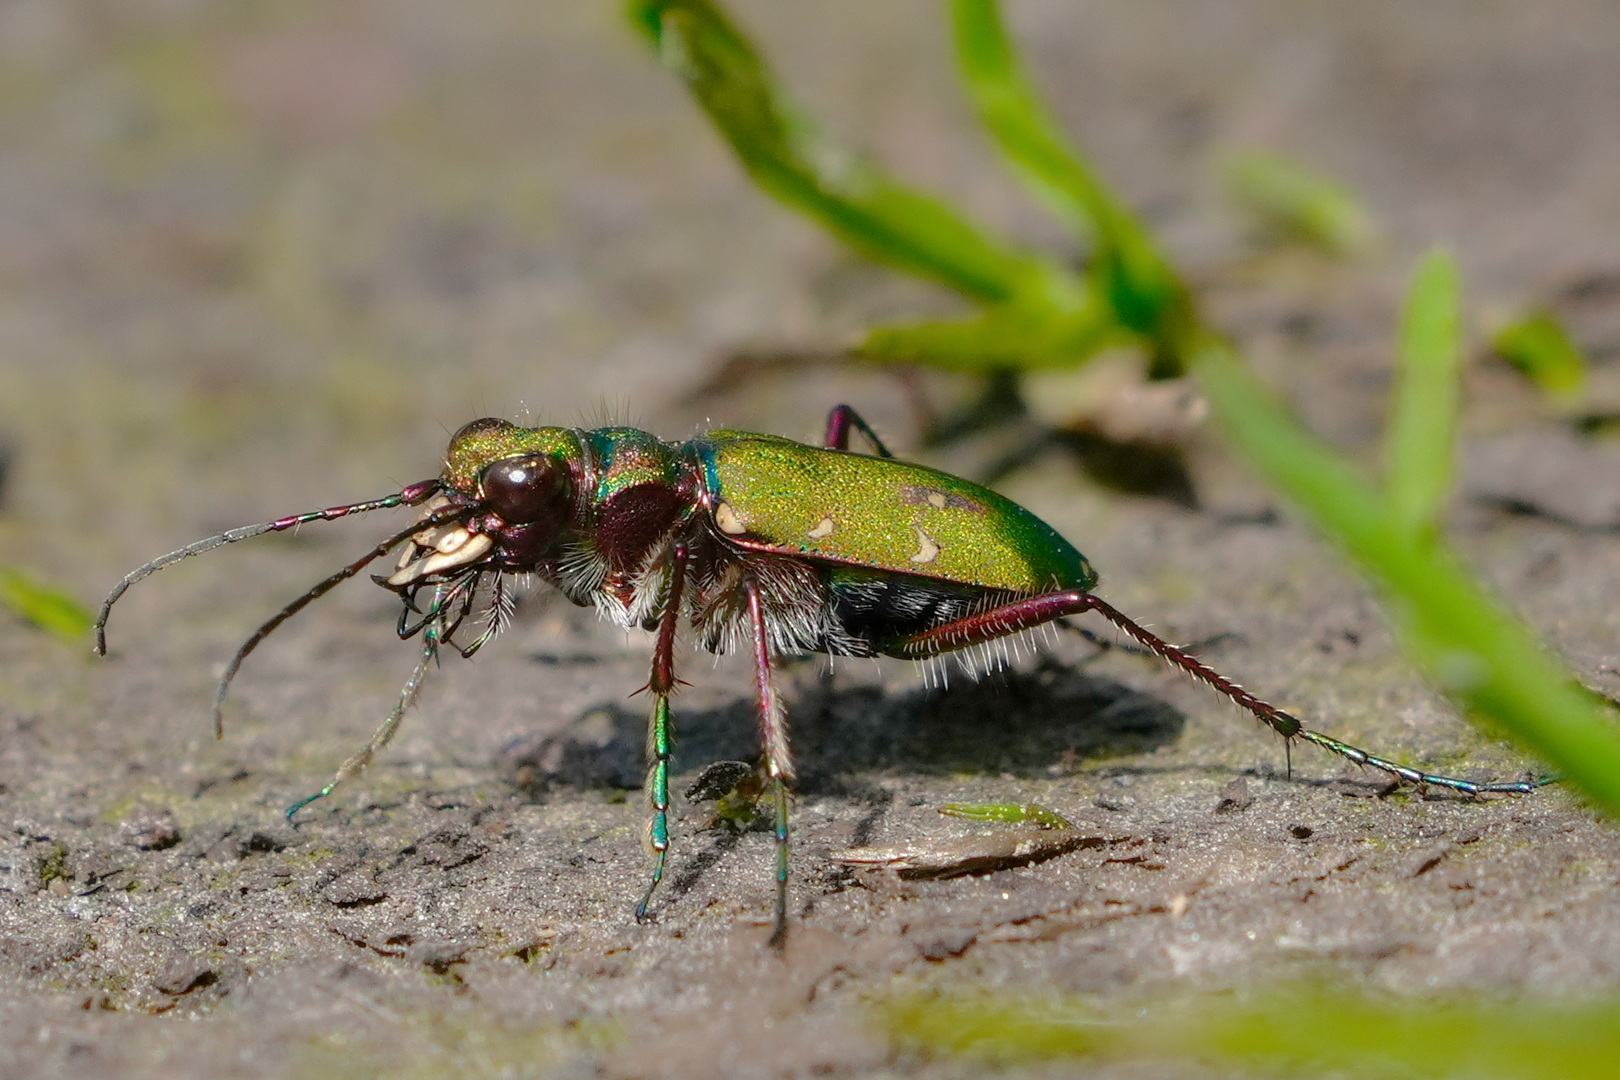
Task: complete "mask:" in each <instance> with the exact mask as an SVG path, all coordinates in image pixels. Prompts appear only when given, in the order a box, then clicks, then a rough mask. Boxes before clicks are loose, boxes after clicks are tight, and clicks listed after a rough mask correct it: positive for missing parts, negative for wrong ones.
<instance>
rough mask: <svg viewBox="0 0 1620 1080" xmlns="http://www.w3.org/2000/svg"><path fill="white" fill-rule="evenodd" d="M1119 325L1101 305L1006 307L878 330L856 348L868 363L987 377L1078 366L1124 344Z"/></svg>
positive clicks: (874, 328) (876, 328)
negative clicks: (988, 374) (994, 373)
mask: <svg viewBox="0 0 1620 1080" xmlns="http://www.w3.org/2000/svg"><path fill="white" fill-rule="evenodd" d="M1122 337H1123V335H1122V334H1121V331H1120V328H1119V324H1118V323H1116V322H1115V321H1114V320H1113V319H1112V318H1110V317H1109V314H1108V312H1107V311H1105V310H1103V309H1102V308H1101V307H1100V306H1099V305H1095V304H1094V305H1092V306H1090V307H1086V308H1082V309H1080V310H1078V311H1063V310H1059V309H1057V308H1055V307H1045V306H1043V307H1039V308H1030V307H1024V306H1020V305H1011V304H1002V305H997V306H995V307H992V308H990V309H988V310H987V311H985V312H984V313H983V314H982V315H975V316H971V317H969V318H966V319H946V320H938V321H929V322H917V323H903V324H898V325H894V326H878V327H873V328H872V329H871V330H868V331H867V333H866V337H865V338H864V339H863V340H862V341H861V343H860V344H859V345H857V346H856V348H855V354H856V355H857V356H860V357H862V358H864V359H868V360H876V361H881V362H886V363H906V364H927V365H929V366H930V367H937V368H943V369H945V370H948V371H961V372H971V373H976V374H983V373H986V372H990V371H997V370H1014V371H1034V370H1037V369H1041V368H1055V367H1073V366H1074V365H1075V364H1077V363H1079V362H1081V361H1083V360H1085V359H1086V358H1087V357H1090V356H1092V355H1094V354H1095V353H1097V352H1099V351H1101V350H1102V349H1104V348H1107V347H1108V346H1110V345H1115V344H1120V343H1121V342H1122Z"/></svg>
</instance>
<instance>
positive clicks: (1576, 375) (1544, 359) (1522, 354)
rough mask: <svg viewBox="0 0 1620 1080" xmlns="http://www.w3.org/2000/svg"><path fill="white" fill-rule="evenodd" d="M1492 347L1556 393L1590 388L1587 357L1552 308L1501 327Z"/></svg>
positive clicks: (1573, 394)
mask: <svg viewBox="0 0 1620 1080" xmlns="http://www.w3.org/2000/svg"><path fill="white" fill-rule="evenodd" d="M1491 348H1493V349H1495V350H1496V352H1497V354H1498V355H1499V356H1501V357H1502V359H1504V360H1506V361H1507V362H1508V363H1510V364H1512V365H1513V366H1514V367H1516V368H1518V369H1519V370H1520V371H1521V372H1523V373H1524V374H1525V376H1526V377H1527V378H1529V380H1530V381H1531V382H1533V383H1535V384H1536V385H1537V386H1539V387H1541V389H1542V390H1543V391H1544V392H1546V393H1548V394H1551V395H1553V396H1554V397H1559V398H1565V399H1579V398H1580V397H1581V396H1582V395H1583V394H1585V392H1586V357H1585V355H1583V354H1582V352H1581V350H1580V348H1579V346H1577V345H1576V344H1575V342H1574V341H1572V340H1570V337H1569V334H1567V333H1566V332H1565V331H1564V327H1563V324H1562V323H1560V322H1559V321H1558V319H1557V318H1556V317H1555V316H1554V315H1553V314H1552V312H1550V311H1533V312H1531V313H1530V314H1529V315H1527V316H1525V317H1524V318H1522V319H1519V320H1518V321H1516V322H1510V323H1508V324H1507V325H1505V326H1502V327H1500V328H1498V329H1497V331H1496V333H1495V335H1494V336H1493V337H1492V338H1491Z"/></svg>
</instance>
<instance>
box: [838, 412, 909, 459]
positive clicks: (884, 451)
mask: <svg viewBox="0 0 1620 1080" xmlns="http://www.w3.org/2000/svg"><path fill="white" fill-rule="evenodd" d="M852 429H853V430H855V431H859V432H860V433H861V434H862V435H865V436H866V439H867V441H868V442H870V443H871V444H872V448H873V449H874V450H876V451H877V453H878V457H886V458H892V457H894V455H893V454H891V453H890V452H889V448H888V447H887V446H884V445H883V440H882V439H880V438H878V436H877V432H875V431H873V430H872V425H871V424H868V423H867V422H866V421H865V419H863V418H862V417H861V414H860V413H858V412H856V411H855V410H854V409H853V408H851V407H850V406H848V405H835V406H833V411H832V412H830V413H828V414H827V438H826V441H825V443H824V444H823V445H825V446H826V447H827V449H829V450H845V451H847V450H848V449H849V433H850V431H851V430H852Z"/></svg>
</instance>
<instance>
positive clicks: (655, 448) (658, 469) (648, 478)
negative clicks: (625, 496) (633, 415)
mask: <svg viewBox="0 0 1620 1080" xmlns="http://www.w3.org/2000/svg"><path fill="white" fill-rule="evenodd" d="M581 435H582V436H583V438H584V441H585V444H586V445H587V446H589V447H590V450H591V460H592V462H593V463H594V465H595V472H596V474H597V476H596V490H595V493H594V498H595V501H596V502H597V503H599V504H600V503H605V502H607V501H609V500H610V499H612V498H613V497H614V496H615V495H619V494H622V493H624V492H627V491H629V490H630V489H631V488H636V487H640V486H642V485H644V484H658V485H662V486H664V487H666V488H668V489H670V490H674V489H676V488H678V487H679V486H680V481H681V472H682V470H683V469H689V468H690V466H687V465H685V463H684V462H682V461H681V458H680V455H679V448H678V447H675V446H672V445H671V444H669V443H667V442H665V441H664V440H662V439H660V438H658V437H657V436H656V435H652V434H649V433H648V432H645V431H642V430H640V429H639V428H627V427H617V428H597V429H596V430H595V431H586V432H581Z"/></svg>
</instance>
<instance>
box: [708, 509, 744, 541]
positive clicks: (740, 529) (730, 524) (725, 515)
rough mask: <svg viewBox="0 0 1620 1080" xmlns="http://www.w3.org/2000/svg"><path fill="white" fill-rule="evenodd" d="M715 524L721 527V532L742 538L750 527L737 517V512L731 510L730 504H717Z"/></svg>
mask: <svg viewBox="0 0 1620 1080" xmlns="http://www.w3.org/2000/svg"><path fill="white" fill-rule="evenodd" d="M714 523H715V524H716V525H718V526H720V531H721V532H723V533H726V534H727V535H729V536H741V535H742V534H743V533H745V532H747V531H748V526H746V525H744V524H743V523H742V519H741V518H739V517H737V511H735V510H733V509H732V508H731V504H730V503H728V502H723V503H716V504H715V507H714Z"/></svg>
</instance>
